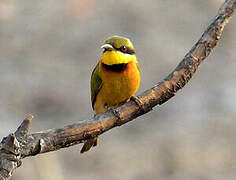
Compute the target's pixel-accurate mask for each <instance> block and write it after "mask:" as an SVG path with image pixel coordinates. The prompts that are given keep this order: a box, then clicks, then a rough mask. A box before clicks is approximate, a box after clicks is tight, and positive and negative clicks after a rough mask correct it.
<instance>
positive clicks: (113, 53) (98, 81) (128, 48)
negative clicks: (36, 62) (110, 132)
mask: <svg viewBox="0 0 236 180" xmlns="http://www.w3.org/2000/svg"><path fill="white" fill-rule="evenodd" d="M101 48H102V49H103V52H102V56H101V58H100V60H99V62H98V63H97V65H96V67H95V68H94V70H93V72H92V75H91V80H90V88H91V102H92V108H93V110H94V114H95V115H97V114H100V113H104V112H106V111H107V110H109V109H110V108H111V109H114V108H116V107H118V106H120V105H122V104H123V103H125V102H127V101H128V100H130V99H131V98H132V99H134V100H135V102H137V103H138V104H140V101H139V100H138V99H137V98H136V96H134V94H135V93H136V92H137V91H138V89H139V85H140V66H139V63H138V60H137V57H136V51H135V49H134V46H133V44H132V43H131V41H130V40H129V39H128V38H126V37H121V36H111V37H109V38H108V39H107V40H106V41H105V43H104V44H103V45H102V46H101ZM97 144H98V137H92V138H90V139H88V140H86V141H85V142H84V145H83V147H82V149H81V151H80V153H84V152H86V151H89V150H90V148H91V147H94V146H97Z"/></svg>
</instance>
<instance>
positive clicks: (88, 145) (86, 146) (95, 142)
mask: <svg viewBox="0 0 236 180" xmlns="http://www.w3.org/2000/svg"><path fill="white" fill-rule="evenodd" d="M97 145H98V137H94V138H91V139H88V140H87V141H85V143H84V145H83V147H82V149H81V150H80V153H84V152H87V151H89V150H90V149H91V147H93V146H97Z"/></svg>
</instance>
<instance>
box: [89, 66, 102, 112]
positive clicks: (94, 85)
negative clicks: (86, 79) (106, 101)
mask: <svg viewBox="0 0 236 180" xmlns="http://www.w3.org/2000/svg"><path fill="white" fill-rule="evenodd" d="M90 87H91V101H92V106H93V108H94V104H95V101H96V96H97V94H98V92H99V90H100V89H101V87H102V78H101V75H100V72H99V63H98V64H97V66H96V67H95V68H94V70H93V73H92V76H91V81H90Z"/></svg>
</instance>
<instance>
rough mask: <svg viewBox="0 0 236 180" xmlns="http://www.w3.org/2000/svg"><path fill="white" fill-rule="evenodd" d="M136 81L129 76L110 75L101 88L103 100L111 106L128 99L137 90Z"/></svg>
mask: <svg viewBox="0 0 236 180" xmlns="http://www.w3.org/2000/svg"><path fill="white" fill-rule="evenodd" d="M137 84H138V82H137V81H136V79H132V78H129V77H122V76H121V77H112V78H111V79H110V80H109V82H106V84H105V83H104V88H103V89H102V91H103V93H104V95H103V100H104V102H105V103H106V104H107V105H108V106H111V107H114V106H118V105H120V104H121V103H123V102H125V101H126V100H128V99H129V98H130V97H131V96H132V95H134V94H135V93H136V91H137Z"/></svg>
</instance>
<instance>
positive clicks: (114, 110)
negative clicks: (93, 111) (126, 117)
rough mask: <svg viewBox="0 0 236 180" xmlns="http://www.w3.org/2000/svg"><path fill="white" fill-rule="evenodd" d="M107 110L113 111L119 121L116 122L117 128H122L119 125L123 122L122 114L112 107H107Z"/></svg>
mask: <svg viewBox="0 0 236 180" xmlns="http://www.w3.org/2000/svg"><path fill="white" fill-rule="evenodd" d="M105 108H106V109H107V111H111V112H112V113H113V114H114V116H115V117H117V119H118V120H117V121H116V125H117V126H120V125H119V124H120V123H119V122H120V121H121V117H120V113H119V111H117V110H116V109H113V108H111V107H110V106H108V105H105Z"/></svg>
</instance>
